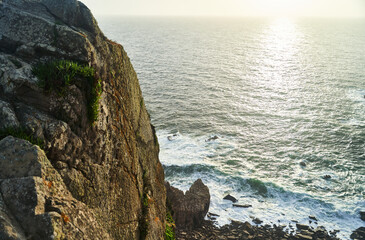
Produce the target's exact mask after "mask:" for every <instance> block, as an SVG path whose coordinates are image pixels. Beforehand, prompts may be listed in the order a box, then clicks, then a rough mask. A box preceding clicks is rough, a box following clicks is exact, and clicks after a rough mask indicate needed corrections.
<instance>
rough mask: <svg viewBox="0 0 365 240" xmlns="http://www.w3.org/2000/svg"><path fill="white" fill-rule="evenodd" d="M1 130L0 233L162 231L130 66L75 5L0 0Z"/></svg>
mask: <svg viewBox="0 0 365 240" xmlns="http://www.w3.org/2000/svg"><path fill="white" fill-rule="evenodd" d="M61 60H65V61H61ZM61 63H62V64H61ZM50 66H53V68H51V67H50ZM75 69H77V71H76V70H75ZM56 70H57V71H58V72H59V73H57V74H56V75H52V73H54V72H55V71H56ZM65 72H67V73H69V74H68V75H65V74H64V73H65ZM86 73H88V74H89V75H88V79H90V78H91V79H94V80H95V81H94V80H93V81H91V82H90V81H89V82H87V81H88V80H87V79H86V80H85V79H83V77H82V76H84V75H83V74H86ZM57 84H58V85H57ZM60 85H61V86H60ZM96 88H98V91H96V92H91V93H90V91H95V89H96ZM90 96H93V98H92V97H91V98H90ZM90 99H93V100H90ZM91 102H92V104H93V105H91ZM90 106H91V107H90ZM90 109H91V110H90ZM90 111H92V112H91V113H93V114H94V117H95V118H92V119H91V118H90ZM0 132H1V134H0V135H1V138H2V140H1V141H0V193H1V194H0V239H163V238H164V233H165V217H166V207H165V199H166V192H165V188H164V173H163V169H162V166H161V164H160V162H159V160H158V152H159V146H158V142H157V138H156V136H155V132H154V128H153V126H152V125H151V123H150V118H149V115H148V113H147V111H146V108H145V105H144V101H143V98H142V93H141V89H140V86H139V83H138V79H137V75H136V73H135V71H134V69H133V67H132V65H131V62H130V60H129V58H128V56H127V54H126V52H125V51H124V50H123V47H122V46H121V45H119V44H117V43H115V42H112V41H110V40H108V39H107V38H106V37H105V36H104V35H103V33H102V32H101V31H100V29H99V27H98V25H97V23H96V21H95V19H94V18H93V16H92V14H91V13H90V10H89V9H88V8H87V7H86V6H85V5H83V4H82V3H81V2H78V1H75V0H11V1H6V0H2V1H1V0H0ZM31 142H32V143H31ZM34 144H36V145H38V146H36V145H34Z"/></svg>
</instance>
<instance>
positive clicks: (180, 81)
mask: <svg viewBox="0 0 365 240" xmlns="http://www.w3.org/2000/svg"><path fill="white" fill-rule="evenodd" d="M98 20H99V23H100V25H101V28H102V29H103V31H104V33H106V35H107V36H108V37H110V38H111V39H113V40H115V41H118V42H120V43H122V44H123V46H124V47H125V49H126V51H127V52H128V55H129V57H130V58H131V60H132V63H133V65H134V67H135V69H136V72H137V74H138V77H139V80H140V83H141V88H142V91H143V96H144V100H145V103H146V106H147V109H148V111H149V112H150V114H151V119H152V122H153V124H154V125H155V127H156V130H157V133H158V138H159V142H160V148H161V151H160V159H161V161H162V163H163V165H164V168H165V173H166V178H167V180H169V181H170V182H171V183H172V185H174V186H176V187H179V188H181V189H183V190H187V189H188V188H189V186H190V185H191V184H192V183H193V182H194V181H195V180H196V179H197V178H202V179H203V181H204V182H205V183H206V184H207V185H208V187H209V188H210V191H211V197H212V203H211V206H210V211H211V212H213V213H217V214H219V215H220V217H219V218H218V219H217V222H218V224H220V225H222V224H225V223H229V221H230V220H231V219H236V220H242V221H246V220H247V221H250V222H251V221H252V219H251V216H254V217H258V218H260V219H261V220H263V221H264V224H266V223H267V224H286V225H287V224H291V225H295V224H294V223H293V222H291V220H298V221H300V222H301V223H305V224H308V223H309V219H308V216H309V215H314V216H316V217H317V218H318V224H319V225H323V226H325V227H326V228H327V229H328V230H332V229H339V230H340V233H339V236H341V237H342V238H343V239H349V235H350V233H351V232H352V231H354V230H355V229H356V228H358V227H360V226H364V222H363V221H361V220H360V216H359V211H360V210H361V211H364V210H365V200H364V196H365V189H364V186H365V164H364V162H365V98H364V95H365V68H364V63H365V21H364V20H359V19H352V20H343V19H342V20H336V19H332V20H329V19H327V20H326V19H296V20H283V19H227V18H224V19H221V18H219V19H214V18H213V19H210V18H204V19H201V18H161V19H160V18H101V19H98ZM174 134H176V136H174ZM214 136H218V137H219V138H218V139H215V140H212V141H206V140H208V139H209V138H211V137H214ZM168 137H170V140H169V139H168ZM325 175H330V176H331V178H330V179H324V176H325ZM226 194H232V195H233V196H235V197H236V198H238V199H239V202H240V203H242V204H252V205H253V207H252V208H248V209H241V208H233V207H232V205H231V203H230V202H227V201H225V200H223V197H224V195H226ZM279 220H280V223H279Z"/></svg>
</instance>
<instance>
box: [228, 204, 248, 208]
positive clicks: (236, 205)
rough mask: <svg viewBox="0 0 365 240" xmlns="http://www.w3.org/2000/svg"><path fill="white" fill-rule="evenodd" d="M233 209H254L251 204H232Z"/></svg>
mask: <svg viewBox="0 0 365 240" xmlns="http://www.w3.org/2000/svg"><path fill="white" fill-rule="evenodd" d="M232 206H233V207H239V208H250V207H252V205H251V204H235V203H234V204H232Z"/></svg>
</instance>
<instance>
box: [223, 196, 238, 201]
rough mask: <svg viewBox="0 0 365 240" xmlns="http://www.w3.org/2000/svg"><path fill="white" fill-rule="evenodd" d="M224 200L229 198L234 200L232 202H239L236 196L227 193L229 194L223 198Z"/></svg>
mask: <svg viewBox="0 0 365 240" xmlns="http://www.w3.org/2000/svg"><path fill="white" fill-rule="evenodd" d="M223 199H224V200H229V201H232V202H234V203H235V202H237V199H236V198H235V197H233V196H231V195H229V194H228V195H227V196H225V197H224V198H223Z"/></svg>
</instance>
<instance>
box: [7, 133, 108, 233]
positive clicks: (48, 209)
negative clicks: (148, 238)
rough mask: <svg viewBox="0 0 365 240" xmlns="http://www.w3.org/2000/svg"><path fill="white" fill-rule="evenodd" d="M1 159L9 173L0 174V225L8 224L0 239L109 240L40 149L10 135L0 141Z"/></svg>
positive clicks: (92, 214) (89, 210) (90, 210)
mask: <svg viewBox="0 0 365 240" xmlns="http://www.w3.org/2000/svg"><path fill="white" fill-rule="evenodd" d="M10 146H11V147H10ZM0 156H1V163H2V166H4V168H6V169H7V170H8V171H9V172H8V173H6V172H4V171H1V173H0V178H1V179H2V181H1V183H0V192H1V194H0V196H2V198H1V199H0V219H3V220H2V221H0V224H2V225H4V226H6V224H7V225H8V227H6V228H3V230H1V229H0V236H1V235H3V236H6V235H9V236H13V237H14V236H16V237H17V238H15V237H14V238H15V239H18V238H19V239H29V238H33V239H62V238H64V237H65V233H67V235H68V237H69V238H70V239H80V238H84V239H85V238H101V239H111V238H110V236H109V234H108V233H107V231H106V229H104V228H103V227H102V226H101V225H100V224H99V223H98V222H97V221H96V219H95V218H94V216H95V212H94V211H93V210H92V209H89V208H88V207H87V206H86V205H85V204H83V203H81V202H79V201H78V200H76V199H74V198H73V197H72V195H71V193H70V192H69V191H68V190H67V187H66V186H65V185H64V183H63V180H62V178H61V176H60V175H59V173H58V172H57V171H56V170H55V169H54V168H53V167H52V165H51V163H50V162H49V160H48V159H47V157H46V155H45V154H44V152H43V151H42V150H41V149H40V148H39V147H37V146H34V145H32V144H31V143H29V142H27V141H25V140H21V139H17V138H14V137H11V136H9V137H6V138H4V139H3V140H1V141H0ZM27 168H29V169H28V170H29V171H27ZM2 169H3V168H2ZM2 169H1V170H2ZM14 219H17V220H16V221H15V220H14ZM4 222H5V224H4ZM9 227H10V228H9Z"/></svg>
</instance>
